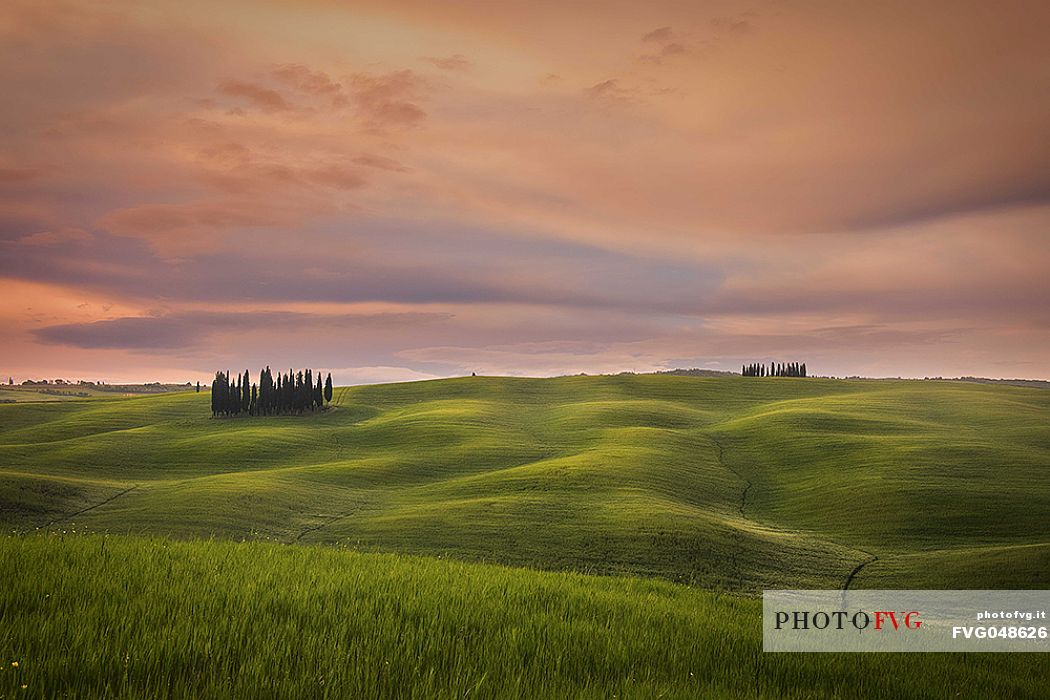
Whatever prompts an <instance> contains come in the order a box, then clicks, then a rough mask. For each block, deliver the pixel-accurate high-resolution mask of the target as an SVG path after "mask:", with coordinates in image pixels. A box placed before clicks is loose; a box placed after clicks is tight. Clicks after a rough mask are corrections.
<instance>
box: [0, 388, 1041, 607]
mask: <svg viewBox="0 0 1050 700" xmlns="http://www.w3.org/2000/svg"><path fill="white" fill-rule="evenodd" d="M208 401H209V399H208V395H207V394H205V393H202V394H195V393H181V394H169V395H161V396H150V397H142V398H115V399H109V398H98V399H95V398H92V399H83V400H71V401H64V402H61V403H54V404H43V403H39V404H16V405H5V406H0V513H2V515H0V519H2V520H0V525H3V526H5V527H6V528H7V529H8V530H17V531H31V530H34V529H36V528H41V527H45V528H46V527H70V526H73V525H75V526H76V527H77V528H78V529H80V530H81V531H84V530H90V531H95V532H110V533H126V534H153V535H166V536H175V537H200V536H216V537H223V538H229V539H236V540H241V539H259V540H272V541H278V542H300V543H311V542H312V543H330V544H332V543H339V544H342V545H345V546H349V547H353V548H358V549H361V550H365V551H369V550H383V551H397V552H401V553H409V554H445V555H449V556H455V557H457V558H461V559H464V560H472V561H488V562H498V563H504V564H512V565H526V566H530V567H536V568H545V569H558V570H566V569H571V570H577V571H583V572H591V573H604V574H631V575H643V576H657V577H661V578H665V579H668V580H672V581H678V582H684V583H691V584H696V585H700V586H703V587H706V588H712V589H722V590H742V591H756V590H759V589H761V588H764V587H777V586H779V587H788V586H799V587H831V588H834V587H839V586H841V585H843V583H844V582H845V579H846V577H847V575H848V574H849V572H850V571H851V570H853V568H854V567H856V566H857V565H858V564H861V563H862V562H865V561H869V560H871V562H872V563H871V564H869V565H868V566H866V567H864V569H863V570H862V571H860V572H859V574H858V575H857V576H856V577H855V579H854V584H853V585H865V583H866V582H868V581H870V582H871V583H872V585H879V586H891V585H895V584H896V582H898V581H899V582H903V581H906V580H915V574H914V572H916V571H924V570H925V569H929V568H930V567H927V566H926V564H925V560H926V559H929V560H930V561H946V560H951V561H954V562H956V563H957V565H956V566H949V567H936V568H932V569H931V570H929V571H924V573H923V574H922V580H923V582H924V584H925V585H929V586H932V587H939V588H966V587H977V588H980V587H990V588H1007V587H1030V586H1032V585H1033V584H1037V585H1041V581H1042V580H1045V578H1041V577H1043V576H1044V572H1045V571H1047V569H1048V566H1050V548H1048V547H1047V546H1039V545H1048V544H1050V533H1048V532H1047V529H1046V523H1048V522H1050V479H1048V478H1047V476H1048V471H1050V392H1046V391H1042V390H1038V389H1028V388H1020V387H1011V386H990V385H980V384H966V383H959V382H916V381H836V380H819V379H787V378H772V379H757V378H741V377H720V378H695V377H673V376H644V375H643V376H619V377H566V378H559V379H547V380H535V379H510V378H482V377H476V378H475V377H468V378H463V379H455V380H444V381H433V382H416V383H408V384H391V385H380V386H365V387H354V388H348V389H339V390H337V395H336V398H335V401H334V402H333V403H334V406H335V408H334V409H333V410H330V411H328V412H326V413H325V414H324V415H316V416H305V417H295V416H288V417H274V418H228V419H214V418H212V417H211V416H210V413H209V409H208ZM993 554H994V557H995V558H996V560H997V561H998V562H999V564H1000V565H998V566H995V567H982V566H973V567H971V566H969V565H968V562H970V561H975V562H976V561H981V560H984V559H986V557H987V556H990V555H993ZM869 568H870V569H871V571H870V574H869V571H868V569H869ZM909 572H912V573H909Z"/></svg>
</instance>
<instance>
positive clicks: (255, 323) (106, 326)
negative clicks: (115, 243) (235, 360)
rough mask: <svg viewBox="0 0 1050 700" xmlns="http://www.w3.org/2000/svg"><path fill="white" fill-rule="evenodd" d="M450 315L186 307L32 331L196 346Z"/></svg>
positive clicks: (88, 339) (89, 343)
mask: <svg viewBox="0 0 1050 700" xmlns="http://www.w3.org/2000/svg"><path fill="white" fill-rule="evenodd" d="M450 318H452V316H451V314H447V313H424V312H410V313H379V314H314V313H296V312H281V311H240V312H237V311H234V312H207V311H202V312H184V313H174V314H165V315H158V316H137V317H126V318H117V319H112V320H106V321H95V322H93V323H69V324H62V325H57V326H47V327H44V328H40V329H37V330H36V331H34V334H35V335H36V337H37V338H38V339H39V340H41V341H43V342H45V343H52V344H57V345H68V346H73V347H78V348H83V349H114V350H116V349H119V350H167V349H171V350H174V349H179V348H189V347H195V346H198V345H200V344H201V343H203V342H205V341H207V339H208V338H209V337H210V336H212V335H215V334H219V333H242V334H243V333H246V332H261V333H266V332H272V333H282V334H283V333H290V332H295V333H306V332H309V331H318V330H325V331H327V332H332V331H344V332H346V331H350V332H354V331H360V332H376V331H379V330H382V329H390V328H405V327H418V326H420V325H422V324H428V323H438V322H441V321H446V320H448V319H450Z"/></svg>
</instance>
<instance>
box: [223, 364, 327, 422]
mask: <svg viewBox="0 0 1050 700" xmlns="http://www.w3.org/2000/svg"><path fill="white" fill-rule="evenodd" d="M331 400H332V375H331V373H329V374H328V377H327V378H326V379H325V381H324V383H323V384H322V383H321V373H320V372H318V373H317V381H316V382H314V373H313V372H312V371H311V370H306V371H305V372H304V371H302V370H300V371H299V372H295V371H294V370H288V373H287V374H278V375H277V376H276V378H274V374H273V372H271V371H270V368H269V367H267V368H266V369H264V370H262V371H261V372H259V382H258V384H254V383H252V380H251V376H250V375H249V374H248V370H244V375H243V376H242V375H240V374H238V375H237V378H236V380H233V381H231V380H230V373H229V372H228V371H227V372H225V373H224V372H216V373H215V379H214V380H212V383H211V413H212V415H213V416H232V415H237V414H240V413H246V414H248V415H249V416H276V415H280V414H284V413H303V412H304V411H314V410H317V409H318V408H324V407H325V404H327V403H329V402H331Z"/></svg>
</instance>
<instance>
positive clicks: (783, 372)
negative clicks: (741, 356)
mask: <svg viewBox="0 0 1050 700" xmlns="http://www.w3.org/2000/svg"><path fill="white" fill-rule="evenodd" d="M740 374H742V375H744V376H745V377H805V376H806V363H805V362H802V363H799V362H786V363H780V362H770V363H769V366H768V367H766V365H764V364H762V363H755V364H751V365H744V366H743V367H742V368H741V371H740Z"/></svg>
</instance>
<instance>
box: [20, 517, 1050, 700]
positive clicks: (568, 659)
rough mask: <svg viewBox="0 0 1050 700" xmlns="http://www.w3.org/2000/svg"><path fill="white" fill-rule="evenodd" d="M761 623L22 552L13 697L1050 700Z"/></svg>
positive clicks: (569, 589) (217, 554) (285, 555)
mask: <svg viewBox="0 0 1050 700" xmlns="http://www.w3.org/2000/svg"><path fill="white" fill-rule="evenodd" d="M759 615H760V607H759V604H758V602H757V601H754V600H749V599H744V598H738V597H735V596H729V595H716V594H713V593H709V592H704V591H700V590H696V589H692V588H689V587H686V586H680V585H675V584H670V583H665V582H659V581H654V580H644V579H634V578H615V577H606V578H599V577H588V576H581V575H576V574H564V573H562V574H558V573H543V572H535V571H529V570H523V569H510V568H503V567H498V566H491V565H479V564H466V563H459V562H451V561H445V560H438V559H433V558H413V557H403V556H397V555H386V554H359V553H354V552H348V551H342V550H339V549H337V548H333V547H287V546H283V545H275V544H263V543H231V542H220V541H196V542H174V541H170V540H163V539H145V538H125V537H103V536H97V535H96V536H62V535H55V534H51V535H43V536H40V535H38V536H29V537H5V538H0V663H2V664H3V666H4V669H3V670H2V671H0V696H3V697H9V698H16V697H119V698H125V697H127V698H130V697H148V698H259V697H282V698H324V697H345V698H412V697H427V698H453V697H455V698H463V697H484V698H503V697H506V698H519V697H538V698H579V697H584V698H588V697H591V698H613V697H619V698H655V697H666V698H697V697H714V698H718V697H761V698H782V697H797V698H840V697H873V698H955V697H960V696H961V697H1014V698H1039V697H1045V690H1046V687H1047V683H1048V682H1050V666H1048V665H1047V664H1046V663H1045V659H1042V658H1041V657H1039V658H1036V656H1035V655H1023V654H1016V655H1011V654H997V655H996V654H989V655H968V656H964V655H946V654H932V655H875V654H870V655H869V654H856V655H820V654H808V655H805V654H797V655H793V654H779V655H773V654H763V653H762V652H761V642H760V638H759V634H760V633H759V630H760V624H759ZM14 663H17V666H14V665H13V664H14ZM22 685H25V686H26V687H25V688H24V689H23V688H22V687H21V686H22Z"/></svg>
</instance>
